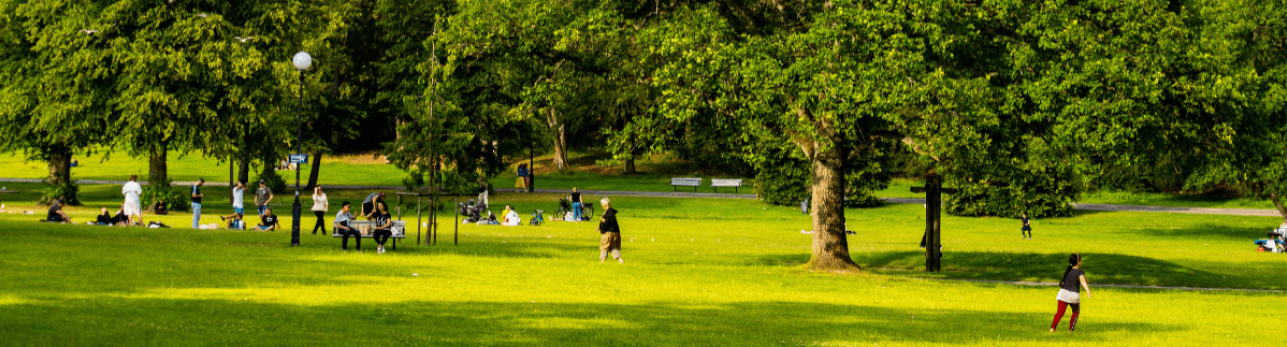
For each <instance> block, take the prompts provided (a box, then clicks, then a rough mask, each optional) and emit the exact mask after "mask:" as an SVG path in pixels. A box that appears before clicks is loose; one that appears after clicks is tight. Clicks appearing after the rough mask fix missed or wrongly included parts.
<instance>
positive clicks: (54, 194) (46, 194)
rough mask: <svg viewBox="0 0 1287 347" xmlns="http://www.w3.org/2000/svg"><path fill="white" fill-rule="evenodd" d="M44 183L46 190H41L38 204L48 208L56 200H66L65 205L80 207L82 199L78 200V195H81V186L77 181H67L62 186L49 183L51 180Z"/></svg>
mask: <svg viewBox="0 0 1287 347" xmlns="http://www.w3.org/2000/svg"><path fill="white" fill-rule="evenodd" d="M44 183H45V188H44V189H42V190H41V194H40V201H38V202H37V203H38V204H40V205H45V206H48V205H51V204H52V203H53V200H54V199H64V200H65V201H64V205H69V206H78V205H80V199H79V198H77V194H78V193H80V186H79V185H77V184H76V181H74V180H67V181H65V183H63V184H61V185H54V184H50V183H49V179H45V180H44Z"/></svg>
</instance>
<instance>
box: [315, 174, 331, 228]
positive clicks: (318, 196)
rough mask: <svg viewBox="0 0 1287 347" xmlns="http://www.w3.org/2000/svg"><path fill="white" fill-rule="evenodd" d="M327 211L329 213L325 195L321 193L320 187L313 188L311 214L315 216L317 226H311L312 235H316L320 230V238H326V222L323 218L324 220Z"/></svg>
mask: <svg viewBox="0 0 1287 347" xmlns="http://www.w3.org/2000/svg"><path fill="white" fill-rule="evenodd" d="M327 211H330V206H329V202H328V201H326V193H323V192H322V186H317V187H316V188H313V214H314V215H316V216H317V225H314V226H313V235H317V231H318V230H321V231H322V236H326V227H325V226H324V225H326V220H325V219H323V218H325V216H326V212H327Z"/></svg>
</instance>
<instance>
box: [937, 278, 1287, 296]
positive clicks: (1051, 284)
mask: <svg viewBox="0 0 1287 347" xmlns="http://www.w3.org/2000/svg"><path fill="white" fill-rule="evenodd" d="M911 278H915V279H922V280H929V281H956V282H973V283H995V284H1008V285H1014V286H1032V287H1057V286H1059V283H1058V282H1033V281H996V280H971V279H955V278H927V277H911ZM1090 286H1091V287H1095V288H1101V287H1104V288H1130V289H1157V290H1192V291H1228V292H1257V293H1282V292H1283V291H1282V290H1274V289H1242V288H1199V287H1162V286H1141V285H1133V284H1092V285H1090Z"/></svg>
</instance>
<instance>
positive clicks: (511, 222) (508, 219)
mask: <svg viewBox="0 0 1287 347" xmlns="http://www.w3.org/2000/svg"><path fill="white" fill-rule="evenodd" d="M503 215H504V221H503V222H501V225H504V226H507V227H515V226H518V224H519V223H520V222H521V221H520V220H519V218H518V211H514V208H513V207H510V206H509V205H508V204H507V205H505V213H504V214H503Z"/></svg>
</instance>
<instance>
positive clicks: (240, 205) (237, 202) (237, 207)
mask: <svg viewBox="0 0 1287 347" xmlns="http://www.w3.org/2000/svg"><path fill="white" fill-rule="evenodd" d="M245 197H246V183H245V182H237V184H234V185H233V186H232V213H234V214H239V215H243V216H244V215H246V202H245V200H246V199H245Z"/></svg>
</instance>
